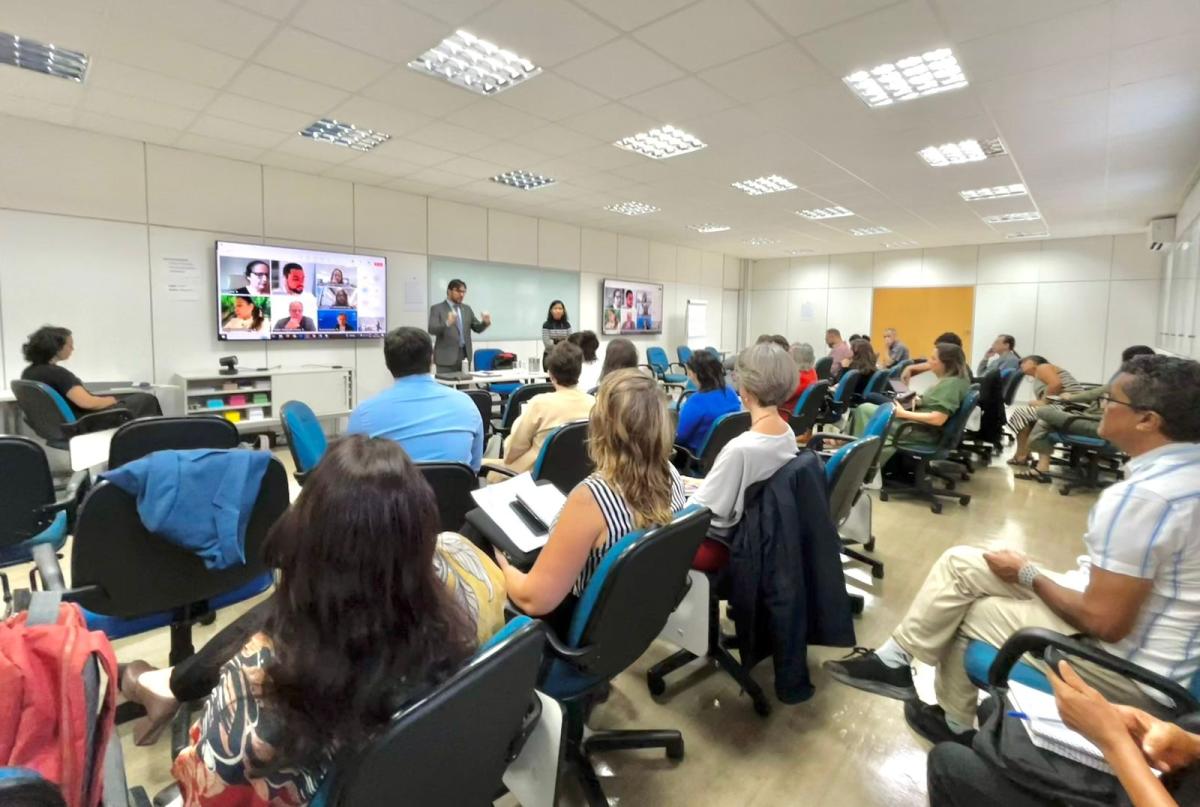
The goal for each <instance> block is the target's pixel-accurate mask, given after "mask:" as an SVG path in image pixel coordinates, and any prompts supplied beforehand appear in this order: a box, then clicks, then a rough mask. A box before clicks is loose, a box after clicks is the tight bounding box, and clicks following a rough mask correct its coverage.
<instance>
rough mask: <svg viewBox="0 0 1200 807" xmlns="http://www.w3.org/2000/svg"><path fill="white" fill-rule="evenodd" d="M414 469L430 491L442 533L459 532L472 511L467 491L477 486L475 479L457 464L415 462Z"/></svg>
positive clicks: (472, 474)
mask: <svg viewBox="0 0 1200 807" xmlns="http://www.w3.org/2000/svg"><path fill="white" fill-rule="evenodd" d="M417 468H419V469H420V470H421V474H422V476H424V477H425V481H426V482H428V483H429V487H431V488H433V495H434V498H436V499H437V506H438V521H439V523H440V524H441V529H442V531H443V532H459V531H460V530H461V529H462V526H463V524H464V523H466V520H467V513H469V512H470V511H471V510H473V509H474V508H475V500H474V499H473V498H471V491H473V490H475V489H477V488H478V487H479V476H478V475H476V473H475V472H474V471H472V470H471V466H470V465H464V464H463V463H461V462H418V463H417Z"/></svg>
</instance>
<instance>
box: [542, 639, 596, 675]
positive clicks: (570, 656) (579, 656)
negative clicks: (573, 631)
mask: <svg viewBox="0 0 1200 807" xmlns="http://www.w3.org/2000/svg"><path fill="white" fill-rule="evenodd" d="M546 644H548V645H550V649H551V650H552V651H553V652H554V655H555V656H558V657H559V658H560V659H562V660H563V661H566V662H569V663H571V664H573V665H574V666H576V667H579V668H580V669H583V661H584V660H585V659H587V658H588V657H589V656H590V655H592V646H591V645H588V646H586V647H568V646H567V645H565V644H563V643H562V640H561V639H559V638H558V636H556V635H555V634H554V631H552V630H548V631H546Z"/></svg>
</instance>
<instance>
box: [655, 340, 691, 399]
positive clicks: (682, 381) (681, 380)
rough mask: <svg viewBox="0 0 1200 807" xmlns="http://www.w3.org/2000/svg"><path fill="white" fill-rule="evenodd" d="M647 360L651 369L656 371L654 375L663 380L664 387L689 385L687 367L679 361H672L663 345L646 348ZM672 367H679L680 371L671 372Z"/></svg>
mask: <svg viewBox="0 0 1200 807" xmlns="http://www.w3.org/2000/svg"><path fill="white" fill-rule="evenodd" d="M646 361H647V362H648V365H649V367H650V369H651V370H653V371H654V377H655V378H657V379H658V380H659V381H660V382H662V385H663V386H664V387H678V388H680V389H685V388H686V387H687V382H688V377H687V368H686V367H684V366H683V365H682V364H680V363H679V362H673V361H670V360H669V359H668V358H667V351H665V350H663V349H662V348H661V347H648V348H646ZM672 367H678V368H679V372H678V373H674V372H671V368H672Z"/></svg>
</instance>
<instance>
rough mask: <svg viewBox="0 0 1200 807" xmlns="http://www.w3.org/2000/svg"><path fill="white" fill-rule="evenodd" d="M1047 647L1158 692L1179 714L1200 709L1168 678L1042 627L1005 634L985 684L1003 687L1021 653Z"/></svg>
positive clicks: (1181, 688) (1190, 695) (1190, 697)
mask: <svg viewBox="0 0 1200 807" xmlns="http://www.w3.org/2000/svg"><path fill="white" fill-rule="evenodd" d="M1047 647H1056V648H1058V649H1059V650H1061V651H1063V652H1064V653H1065V654H1067V655H1069V656H1077V657H1078V658H1081V659H1085V660H1087V661H1090V662H1092V663H1093V664H1097V665H1099V666H1101V667H1104V668H1106V669H1109V670H1112V671H1114V672H1117V673H1120V674H1121V675H1123V676H1124V677H1126V678H1130V679H1133V680H1134V681H1137V682H1138V683H1139V684H1144V685H1146V686H1148V687H1150V688H1151V689H1154V690H1157V691H1158V692H1161V693H1162V694H1164V695H1166V696H1167V697H1169V698H1170V699H1171V700H1173V701H1174V702H1175V709H1176V711H1177V712H1178V713H1179V714H1186V713H1188V712H1195V711H1197V710H1200V701H1197V700H1196V698H1195V697H1194V696H1193V695H1192V694H1191V693H1190V692H1188V691H1187V690H1186V689H1184V688H1183V687H1181V686H1180V685H1179V684H1177V683H1175V682H1174V681H1172V680H1170V679H1169V678H1165V677H1163V676H1161V675H1159V674H1157V673H1153V672H1151V671H1150V670H1147V669H1145V668H1144V667H1139V666H1137V665H1136V664H1130V663H1129V662H1128V661H1126V660H1125V659H1123V658H1120V657H1118V656H1114V655H1113V654H1112V653H1108V652H1106V651H1104V650H1101V649H1099V648H1096V647H1091V646H1089V645H1086V644H1084V643H1083V642H1081V641H1079V640H1078V639H1076V638H1074V637H1071V636H1064V635H1063V634H1061V633H1056V632H1054V631H1052V630H1047V629H1045V628H1022V629H1021V630H1019V631H1017V632H1016V633H1014V634H1013V635H1012V636H1010V637H1008V641H1006V642H1005V643H1004V646H1003V647H1001V648H1000V650H999V651H998V652H997V653H996V658H995V660H994V661H992V666H991V669H989V670H988V685H989V686H992V687H1004V686H1005V685H1006V684H1007V683H1008V673H1009V671H1010V670H1011V669H1012V667H1013V665H1014V664H1016V663H1017V661H1019V660H1020V658H1021V656H1023V655H1025V654H1026V653H1033V654H1035V655H1037V654H1040V653H1041V652H1042V651H1043V650H1045V649H1046V648H1047Z"/></svg>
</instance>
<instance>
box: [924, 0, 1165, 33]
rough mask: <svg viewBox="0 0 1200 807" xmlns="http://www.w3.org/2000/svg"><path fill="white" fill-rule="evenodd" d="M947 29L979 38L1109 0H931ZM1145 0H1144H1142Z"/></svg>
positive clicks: (1139, 0) (950, 31)
mask: <svg viewBox="0 0 1200 807" xmlns="http://www.w3.org/2000/svg"><path fill="white" fill-rule="evenodd" d="M931 2H932V4H933V6H934V8H935V9H936V10H937V13H938V16H939V17H940V18H941V20H942V21H943V22H944V23H945V26H946V31H947V33H949V34H950V37H951V38H952V39H954V40H956V41H966V40H968V39H978V38H979V37H981V36H987V35H989V34H995V33H999V32H1001V31H1007V30H1010V29H1012V28H1019V27H1021V26H1023V25H1029V24H1030V23H1036V22H1041V21H1043V20H1048V19H1052V18H1054V17H1058V16H1061V15H1063V14H1068V13H1070V12H1072V11H1076V10H1078V9H1081V8H1086V7H1088V6H1095V5H1100V4H1102V3H1106V0H1055V2H1053V3H1047V2H1045V0H1006V2H1003V3H980V2H978V0H931ZM1138 2H1141V0H1138Z"/></svg>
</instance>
